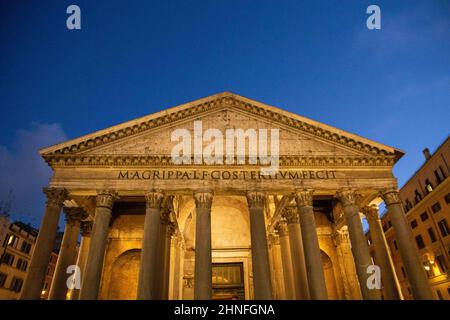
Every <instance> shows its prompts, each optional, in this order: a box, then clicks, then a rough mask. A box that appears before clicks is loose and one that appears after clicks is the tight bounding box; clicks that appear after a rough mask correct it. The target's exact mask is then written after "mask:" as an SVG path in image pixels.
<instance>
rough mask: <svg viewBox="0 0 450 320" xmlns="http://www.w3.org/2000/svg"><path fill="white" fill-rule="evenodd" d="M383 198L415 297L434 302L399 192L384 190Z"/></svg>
mask: <svg viewBox="0 0 450 320" xmlns="http://www.w3.org/2000/svg"><path fill="white" fill-rule="evenodd" d="M382 196H383V199H384V202H385V203H386V207H387V209H388V212H389V216H390V218H391V222H392V225H393V227H394V231H395V238H396V240H397V243H398V247H399V250H400V255H401V257H402V261H403V266H404V268H405V272H406V275H407V278H408V280H409V283H410V285H411V290H412V292H413V296H414V298H415V299H418V300H433V299H434V297H433V293H432V292H431V288H430V284H429V283H428V278H427V275H426V273H425V269H424V267H423V264H422V262H421V260H420V256H419V251H418V249H417V247H416V242H415V241H414V237H413V235H412V232H411V229H410V227H409V223H408V221H407V219H406V215H405V213H404V211H403V207H402V205H401V201H400V197H399V194H398V191H397V190H395V189H389V190H384V191H383V192H382Z"/></svg>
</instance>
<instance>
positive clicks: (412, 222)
mask: <svg viewBox="0 0 450 320" xmlns="http://www.w3.org/2000/svg"><path fill="white" fill-rule="evenodd" d="M411 228H413V229H415V228H417V220H416V219H414V220H413V221H411Z"/></svg>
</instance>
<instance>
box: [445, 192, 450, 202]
mask: <svg viewBox="0 0 450 320" xmlns="http://www.w3.org/2000/svg"><path fill="white" fill-rule="evenodd" d="M445 203H446V204H449V203H450V193H447V194H446V195H445Z"/></svg>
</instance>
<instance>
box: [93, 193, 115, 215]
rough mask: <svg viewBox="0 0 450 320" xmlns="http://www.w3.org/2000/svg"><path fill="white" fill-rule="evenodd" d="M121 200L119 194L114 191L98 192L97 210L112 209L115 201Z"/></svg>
mask: <svg viewBox="0 0 450 320" xmlns="http://www.w3.org/2000/svg"><path fill="white" fill-rule="evenodd" d="M116 199H119V196H118V195H117V192H116V191H114V190H100V191H98V192H97V204H96V206H97V208H108V209H110V210H111V209H112V207H113V205H114V201H115V200H116Z"/></svg>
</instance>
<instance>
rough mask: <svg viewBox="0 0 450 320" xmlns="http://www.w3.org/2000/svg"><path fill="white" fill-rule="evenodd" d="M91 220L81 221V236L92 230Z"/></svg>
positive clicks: (85, 235)
mask: <svg viewBox="0 0 450 320" xmlns="http://www.w3.org/2000/svg"><path fill="white" fill-rule="evenodd" d="M92 225H93V222H92V221H81V225H80V229H81V236H83V237H89V236H90V235H91V232H92Z"/></svg>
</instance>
